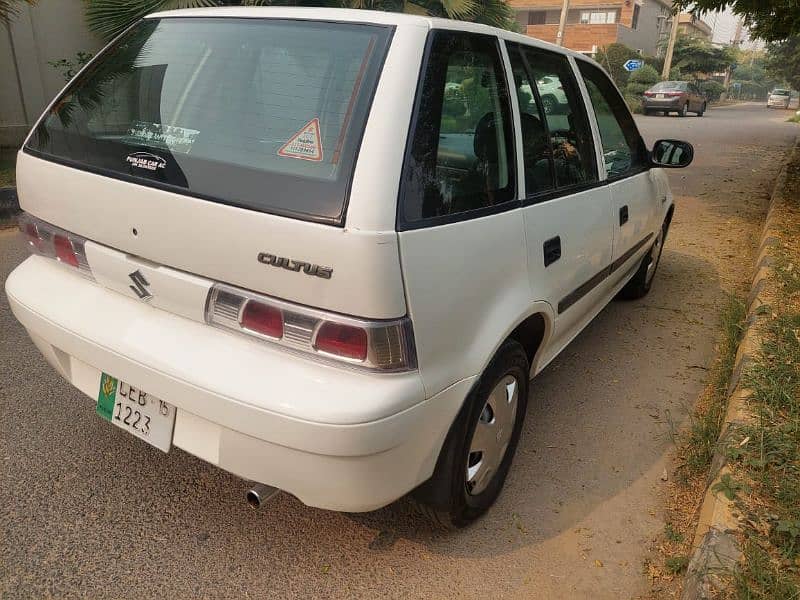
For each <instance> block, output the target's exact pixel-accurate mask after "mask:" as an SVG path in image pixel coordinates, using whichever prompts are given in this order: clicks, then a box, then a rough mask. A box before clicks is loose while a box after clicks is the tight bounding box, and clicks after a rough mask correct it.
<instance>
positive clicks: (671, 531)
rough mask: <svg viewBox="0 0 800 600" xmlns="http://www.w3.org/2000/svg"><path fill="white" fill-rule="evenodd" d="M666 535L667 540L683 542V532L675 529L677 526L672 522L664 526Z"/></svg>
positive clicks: (677, 542)
mask: <svg viewBox="0 0 800 600" xmlns="http://www.w3.org/2000/svg"><path fill="white" fill-rule="evenodd" d="M664 536H665V537H666V538H667V540H669V541H670V542H672V543H674V544H680V543H682V542H683V534H681V532H679V531H675V528H674V527H673V526H672V524H671V523H667V524H666V525H665V526H664Z"/></svg>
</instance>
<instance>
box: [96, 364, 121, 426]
mask: <svg viewBox="0 0 800 600" xmlns="http://www.w3.org/2000/svg"><path fill="white" fill-rule="evenodd" d="M116 396H117V380H116V379H115V378H114V377H111V375H106V374H105V373H103V376H102V377H101V378H100V394H99V395H98V396H97V414H98V415H100V416H101V417H103V418H104V419H105V420H106V421H110V420H111V415H112V414H113V413H114V401H115V399H116Z"/></svg>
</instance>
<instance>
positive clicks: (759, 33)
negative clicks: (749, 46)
mask: <svg viewBox="0 0 800 600" xmlns="http://www.w3.org/2000/svg"><path fill="white" fill-rule="evenodd" d="M674 4H675V6H676V7H679V8H681V9H682V10H690V11H691V12H693V13H696V14H700V15H702V14H703V13H706V12H714V11H721V10H725V9H726V8H728V7H730V8H731V9H732V10H733V13H734V14H735V15H738V16H740V17H742V18H744V20H745V22H746V24H747V26H748V27H749V28H750V33H751V35H752V36H753V37H757V38H761V39H763V40H766V41H768V42H777V41H781V40H785V39H787V38H789V37H791V36H793V35H798V34H800V2H797V1H796V0H675V2H674Z"/></svg>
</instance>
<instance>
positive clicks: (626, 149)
mask: <svg viewBox="0 0 800 600" xmlns="http://www.w3.org/2000/svg"><path fill="white" fill-rule="evenodd" d="M578 66H579V70H580V72H581V75H582V76H583V80H584V83H585V84H586V89H587V92H588V97H589V102H590V104H591V106H592V108H593V113H594V118H595V120H596V123H597V129H598V130H599V133H600V148H601V151H602V157H603V162H604V164H605V169H606V176H607V179H608V182H609V190H610V193H611V206H612V218H613V221H614V228H613V229H614V250H613V253H612V263H611V279H612V281H613V282H615V283H616V282H617V281H619V279H621V278H623V277H624V276H625V275H626V274H628V273H629V272H630V271H631V269H632V268H633V267H635V266H636V265H637V264H638V260H639V259H640V258H641V256H642V255H643V254H644V252H645V251H646V250H647V248H649V246H650V245H651V244H652V243H653V241H654V239H655V237H654V236H655V231H656V230H657V229H658V227H659V226H660V225H661V224H660V223H659V222H658V219H659V216H658V215H659V214H661V212H660V210H659V203H660V202H664V201H666V194H664V193H663V190H658V188H657V184H656V183H655V181H654V179H653V178H651V176H650V170H649V158H648V153H647V149H646V146H645V144H644V140H643V139H642V136H641V135H640V133H639V130H638V128H637V127H636V123H635V122H634V120H633V117H632V116H631V113H630V111H629V110H628V107H627V105H626V104H625V101H624V100H623V98H622V96H621V95H620V93H619V91H618V90H617V88H616V86H615V85H614V84H613V83H612V81H611V79H609V77H608V76H607V75H606V74H605V73H604V72H603V71H602V70H601V69H599V68H598V67H596V66H595V65H593V64H590V63H588V62H586V61H584V60H580V61H578ZM659 192H662V193H659Z"/></svg>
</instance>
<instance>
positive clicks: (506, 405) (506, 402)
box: [467, 375, 519, 495]
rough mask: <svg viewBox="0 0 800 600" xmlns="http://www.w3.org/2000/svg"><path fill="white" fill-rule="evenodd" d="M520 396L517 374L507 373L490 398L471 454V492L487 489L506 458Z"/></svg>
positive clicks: (469, 467)
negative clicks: (515, 375)
mask: <svg viewBox="0 0 800 600" xmlns="http://www.w3.org/2000/svg"><path fill="white" fill-rule="evenodd" d="M518 398H519V385H518V384H517V379H516V377H514V376H513V375H506V376H505V377H503V378H502V379H501V380H500V381H499V382H498V383H497V385H496V386H495V388H494V389H493V390H492V393H491V394H489V397H488V398H487V399H486V404H484V405H483V410H482V411H481V416H480V417H479V418H478V424H477V425H476V427H475V433H473V434H472V442H471V443H470V447H469V454H468V456H467V492H469V493H470V494H473V495H474V494H480V493H481V492H482V491H484V490H485V489H486V487H487V486H488V485H489V482H491V480H492V477H493V476H494V474H495V473H496V472H497V469H498V468H499V467H500V463H501V462H503V457H504V456H505V454H506V450H507V449H508V444H509V442H510V441H511V436H512V434H513V432H514V423H515V422H516V417H517V404H518V402H517V400H518Z"/></svg>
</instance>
